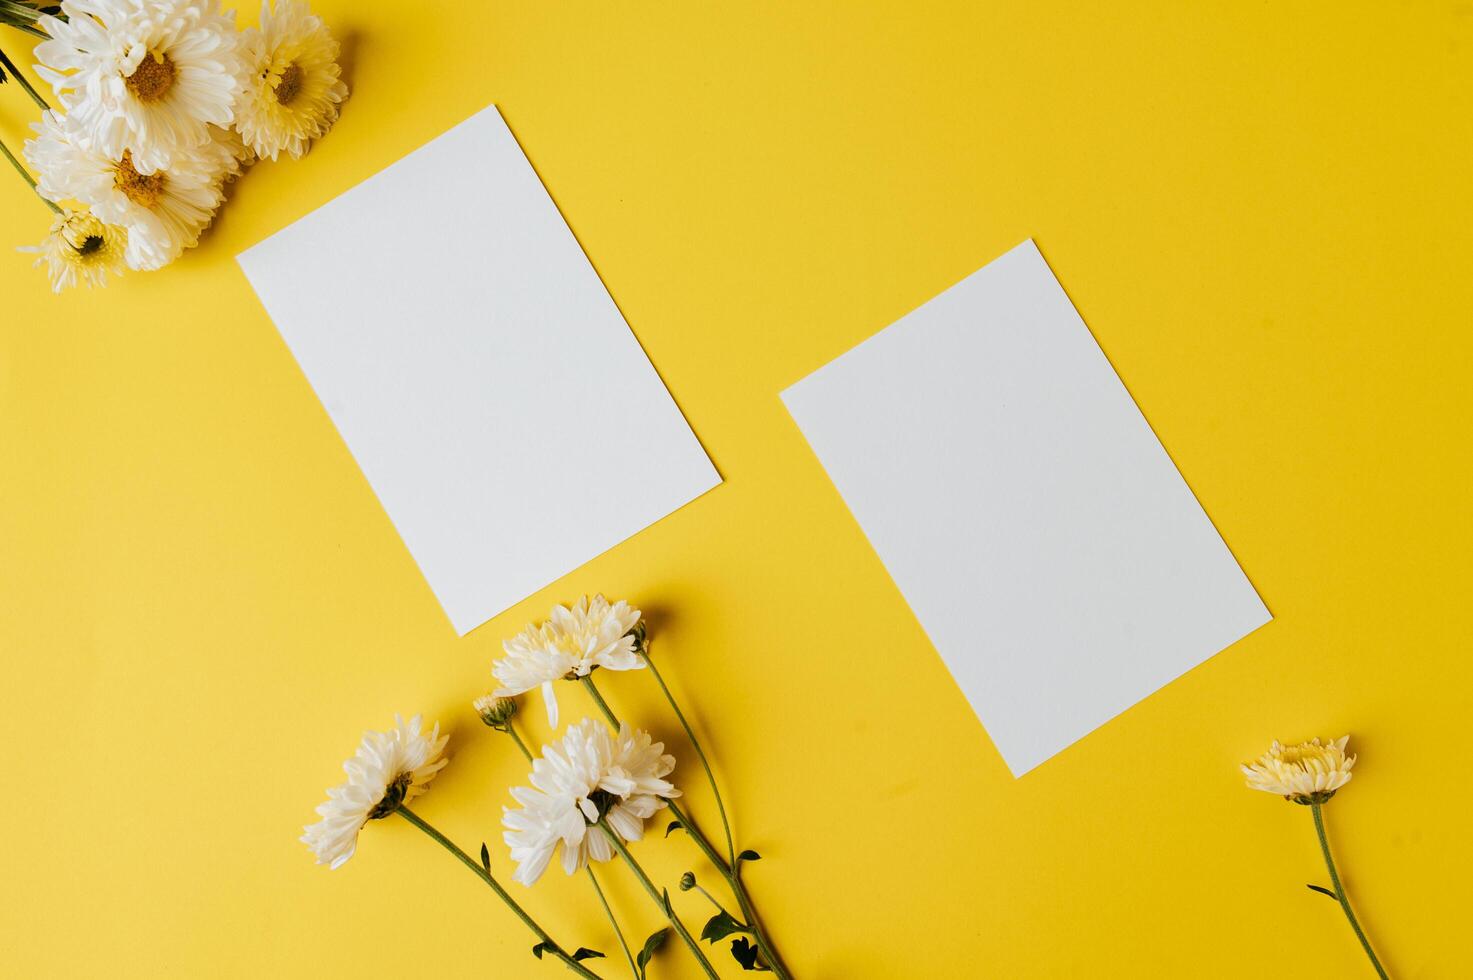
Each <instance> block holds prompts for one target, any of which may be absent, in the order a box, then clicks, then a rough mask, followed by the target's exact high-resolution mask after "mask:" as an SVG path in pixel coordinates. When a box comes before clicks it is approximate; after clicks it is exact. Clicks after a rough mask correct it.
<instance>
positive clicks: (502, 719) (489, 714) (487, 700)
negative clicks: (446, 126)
mask: <svg viewBox="0 0 1473 980" xmlns="http://www.w3.org/2000/svg"><path fill="white" fill-rule="evenodd" d="M472 707H474V708H475V709H476V714H478V715H480V716H481V721H483V722H485V724H486V726H487V727H488V728H491V729H493V730H495V731H498V732H502V733H504V734H506V735H509V736H511V740H512V741H513V742H515V743H516V746H517V748H518V749H521V751H522V755H523V756H525V757H526V759H527V761H528V762H531V761H532V750H531V749H529V748H527V743H526V742H524V741H522V736H521V735H519V734H517V729H516V726H515V725H514V724H513V723H512V719H513V718H514V717H516V713H517V707H518V706H517V700H516V698H498V697H496V696H495V695H494V694H487V695H483V696H481V697H479V698H476V699H475V701H473V702H472ZM583 870H584V871H585V872H587V873H588V882H589V884H591V885H592V886H593V891H594V893H595V894H596V895H598V902H599V904H600V905H602V906H603V910H604V914H606V915H607V916H608V917H609V925H611V926H613V927H614V935H615V936H616V937H617V938H618V940H619V946H620V948H621V949H623V950H624V958H625V959H627V960H628V961H629V969H630V971H631V972H633V974H634V976H635V980H638V978H639V976H640V972H639V967H638V966H637V965H636V964H635V962H634V953H633V952H632V951H631V950H630V948H629V941H628V940H626V939H625V938H624V930H623V929H621V928H619V920H618V919H617V918H616V917H615V916H614V909H613V907H612V906H610V905H609V900H608V899H607V898H606V897H604V890H603V888H602V887H600V886H599V883H598V876H597V875H595V874H594V873H593V865H588V866H587V867H585V868H584V869H583Z"/></svg>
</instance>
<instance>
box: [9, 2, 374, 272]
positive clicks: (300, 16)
mask: <svg viewBox="0 0 1473 980" xmlns="http://www.w3.org/2000/svg"><path fill="white" fill-rule="evenodd" d="M61 12H62V15H63V16H62V17H53V16H42V17H40V18H39V19H38V21H37V26H38V27H39V28H40V29H41V30H43V31H45V32H46V33H47V34H48V35H49V40H46V41H42V42H41V43H40V44H38V45H37V46H36V57H37V59H38V60H39V61H40V62H41V63H40V64H38V65H37V66H36V71H37V73H38V74H39V75H40V76H41V78H43V79H44V80H45V81H47V82H49V83H50V84H51V86H52V88H53V89H54V90H55V91H56V93H57V97H58V98H59V99H60V101H61V106H62V109H63V110H65V111H64V112H56V111H50V112H47V113H45V114H44V117H43V119H42V121H41V122H40V123H39V124H37V125H36V127H35V129H36V136H35V138H33V139H30V140H28V141H27V142H26V145H25V156H26V159H27V161H28V162H29V163H30V165H31V166H32V167H33V168H35V170H36V189H37V191H38V192H39V193H40V194H41V196H42V197H44V198H46V199H47V200H49V201H52V202H54V203H55V204H58V205H61V206H62V207H63V208H64V209H65V210H63V211H62V213H61V216H60V217H59V218H58V220H57V223H56V226H55V227H53V229H52V233H51V235H50V237H49V238H48V239H47V241H46V242H44V243H43V244H42V245H41V246H39V247H38V248H34V249H30V251H35V252H39V253H40V258H39V259H38V260H37V262H38V264H45V266H46V268H47V269H48V271H49V273H50V275H51V280H52V285H53V288H55V289H56V290H58V291H60V290H61V289H62V288H63V287H65V286H69V285H73V284H77V283H86V284H88V285H94V284H97V285H100V284H103V283H105V281H106V277H107V274H108V273H109V272H112V273H117V272H121V271H122V270H123V268H124V267H127V268H130V269H136V270H152V269H158V268H160V267H162V266H164V265H166V264H168V263H169V262H172V261H173V260H174V259H176V258H178V257H179V254H180V253H181V252H183V251H184V250H185V249H187V248H190V247H192V246H194V245H195V244H196V243H198V241H199V238H200V235H201V233H202V232H203V231H204V229H205V228H206V227H208V225H209V224H210V221H211V220H212V219H213V218H214V216H215V212H216V211H217V210H218V209H219V207H220V205H221V203H222V202H223V200H224V197H225V184H226V182H227V181H229V180H230V179H231V178H233V177H236V176H238V175H239V174H240V173H241V170H242V168H243V167H244V166H245V165H246V164H248V163H249V162H250V161H251V160H253V159H255V158H258V157H265V158H268V159H272V160H274V159H276V158H277V157H278V156H279V155H280V154H282V153H286V154H287V155H289V156H292V157H300V156H301V155H302V154H303V153H305V152H306V151H307V148H308V146H309V145H310V143H311V141H312V140H314V139H316V138H317V137H319V136H321V135H322V134H323V133H325V132H326V131H327V129H328V128H329V127H330V126H331V125H332V123H333V122H334V121H335V120H336V118H337V114H338V106H339V104H340V103H341V102H342V101H343V99H344V98H346V97H347V86H346V85H344V84H343V81H342V79H341V78H340V77H339V76H340V70H339V67H338V65H337V57H338V44H337V42H336V41H335V40H334V39H333V37H332V35H331V33H329V31H328V29H327V27H326V26H325V25H324V24H323V22H322V21H321V19H320V18H318V17H316V16H314V15H313V14H312V13H311V12H310V11H309V10H308V9H307V5H306V3H305V2H304V0H275V6H274V8H273V7H272V5H271V0H264V2H263V4H262V8H261V18H260V24H259V26H258V27H254V28H250V29H247V30H244V31H238V30H237V29H236V26H235V15H234V13H233V12H231V13H227V12H226V11H224V10H222V9H221V8H220V6H219V0H64V2H63V3H62V4H61ZM79 215H85V216H86V217H85V218H82V217H78V216H79ZM119 243H121V247H117V246H118V244H119Z"/></svg>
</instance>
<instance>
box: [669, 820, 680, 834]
mask: <svg viewBox="0 0 1473 980" xmlns="http://www.w3.org/2000/svg"><path fill="white" fill-rule="evenodd" d="M679 829H680V821H679V820H672V821H670V826H668V827H666V828H665V836H666V837H669V836H670V835H671V834H673V833H675V832H676V831H677V830H679Z"/></svg>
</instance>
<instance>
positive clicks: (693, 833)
mask: <svg viewBox="0 0 1473 980" xmlns="http://www.w3.org/2000/svg"><path fill="white" fill-rule="evenodd" d="M648 662H649V660H648V658H646V663H648ZM650 666H651V668H653V667H654V664H652V663H651V664H650ZM656 676H657V677H658V676H659V675H658V674H656ZM580 680H582V681H583V687H584V689H585V690H587V691H588V693H589V695H590V696H592V698H593V703H594V704H596V705H598V709H599V710H600V711H602V712H603V716H604V717H605V718H607V719H608V722H609V724H610V725H611V726H613V727H614V728H615V729H617V728H618V727H619V718H618V716H617V715H615V714H614V711H613V709H612V708H610V707H609V703H608V702H607V701H605V700H604V698H603V695H602V694H600V693H599V690H598V685H597V684H595V683H594V681H593V675H592V674H589V675H587V676H585V677H582V678H580ZM660 686H661V687H664V682H663V681H662V682H661V684H660ZM665 696H666V697H667V698H668V697H669V696H670V693H669V691H668V690H667V691H666V692H665ZM671 704H672V705H673V704H674V701H673V700H672V701H671ZM678 713H679V711H678V709H677V714H678ZM686 730H687V731H689V729H688V728H687V729H686ZM708 772H709V770H708ZM665 802H666V803H668V804H669V805H670V812H671V814H673V815H674V817H675V819H676V821H678V822H679V824H680V826H681V827H683V828H685V832H686V833H687V834H689V835H690V839H691V840H693V841H695V842H696V846H697V847H699V848H700V849H701V853H702V854H704V855H706V860H707V861H710V862H711V866H712V867H714V868H715V869H716V870H717V871H719V872H721V877H723V878H725V879H726V883H727V885H728V886H729V887H730V888H731V893H732V894H733V895H735V896H736V900H737V904H738V905H739V906H741V909H742V917H743V918H744V919H746V921H747V925H748V926H750V927H751V929H752V938H753V940H754V941H755V942H756V943H757V948H758V949H760V950H761V951H762V958H763V960H764V961H766V963H767V965H768V966H769V967H771V968H772V972H773V975H774V976H776V977H777V978H778V980H792V973H791V972H789V970H788V965H787V964H786V963H784V962H783V958H782V956H780V955H779V954H778V951H777V947H776V946H774V945H773V942H772V938H771V937H770V936H768V934H767V929H766V927H765V926H763V924H762V918H761V916H759V915H758V914H757V907H756V906H755V905H754V904H753V903H752V897H751V896H750V895H748V894H747V886H746V884H745V883H743V881H742V866H741V864H739V863H737V862H735V861H732V862H728V861H727V860H726V859H725V858H723V857H722V856H721V855H720V854H719V853H717V851H716V848H715V847H713V846H711V842H710V841H709V840H708V839H707V838H706V835H705V834H703V833H702V832H701V828H699V827H697V826H696V824H695V821H694V820H692V819H691V818H690V815H689V814H687V813H686V812H685V811H684V810H682V809H681V808H680V805H679V804H678V803H676V802H675V801H674V800H666V801H665Z"/></svg>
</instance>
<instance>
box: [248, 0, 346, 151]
mask: <svg viewBox="0 0 1473 980" xmlns="http://www.w3.org/2000/svg"><path fill="white" fill-rule="evenodd" d="M243 37H244V52H245V63H246V73H247V74H246V90H245V94H244V95H242V96H241V100H240V103H239V105H238V106H237V107H236V110H235V126H236V128H237V129H239V130H240V133H241V135H242V136H243V137H245V141H246V144H247V145H248V146H250V147H251V149H253V150H255V151H256V154H257V155H258V156H261V157H263V158H265V159H269V160H275V159H276V157H277V154H279V153H283V152H285V153H287V154H289V155H290V156H292V157H300V156H301V155H302V154H303V153H306V152H307V148H308V146H309V145H310V144H311V142H312V140H314V139H317V138H318V137H320V136H322V135H323V134H324V133H326V132H327V131H328V130H329V129H330V128H332V124H333V123H334V122H335V121H336V120H337V118H338V106H339V104H341V103H342V101H343V100H344V99H346V98H347V97H348V86H347V85H345V84H343V80H342V79H341V78H340V77H339V75H340V74H341V69H339V68H338V61H337V59H338V42H337V41H336V40H335V39H334V38H333V36H332V33H331V32H329V31H328V29H327V25H326V24H324V23H323V22H322V19H321V18H320V17H317V16H316V15H314V14H313V13H312V12H311V11H310V10H309V9H308V8H307V4H306V3H305V2H304V0H276V9H275V11H272V9H271V5H270V0H262V3H261V26H260V27H259V28H252V29H250V30H247V31H245V32H244V35H243Z"/></svg>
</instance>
